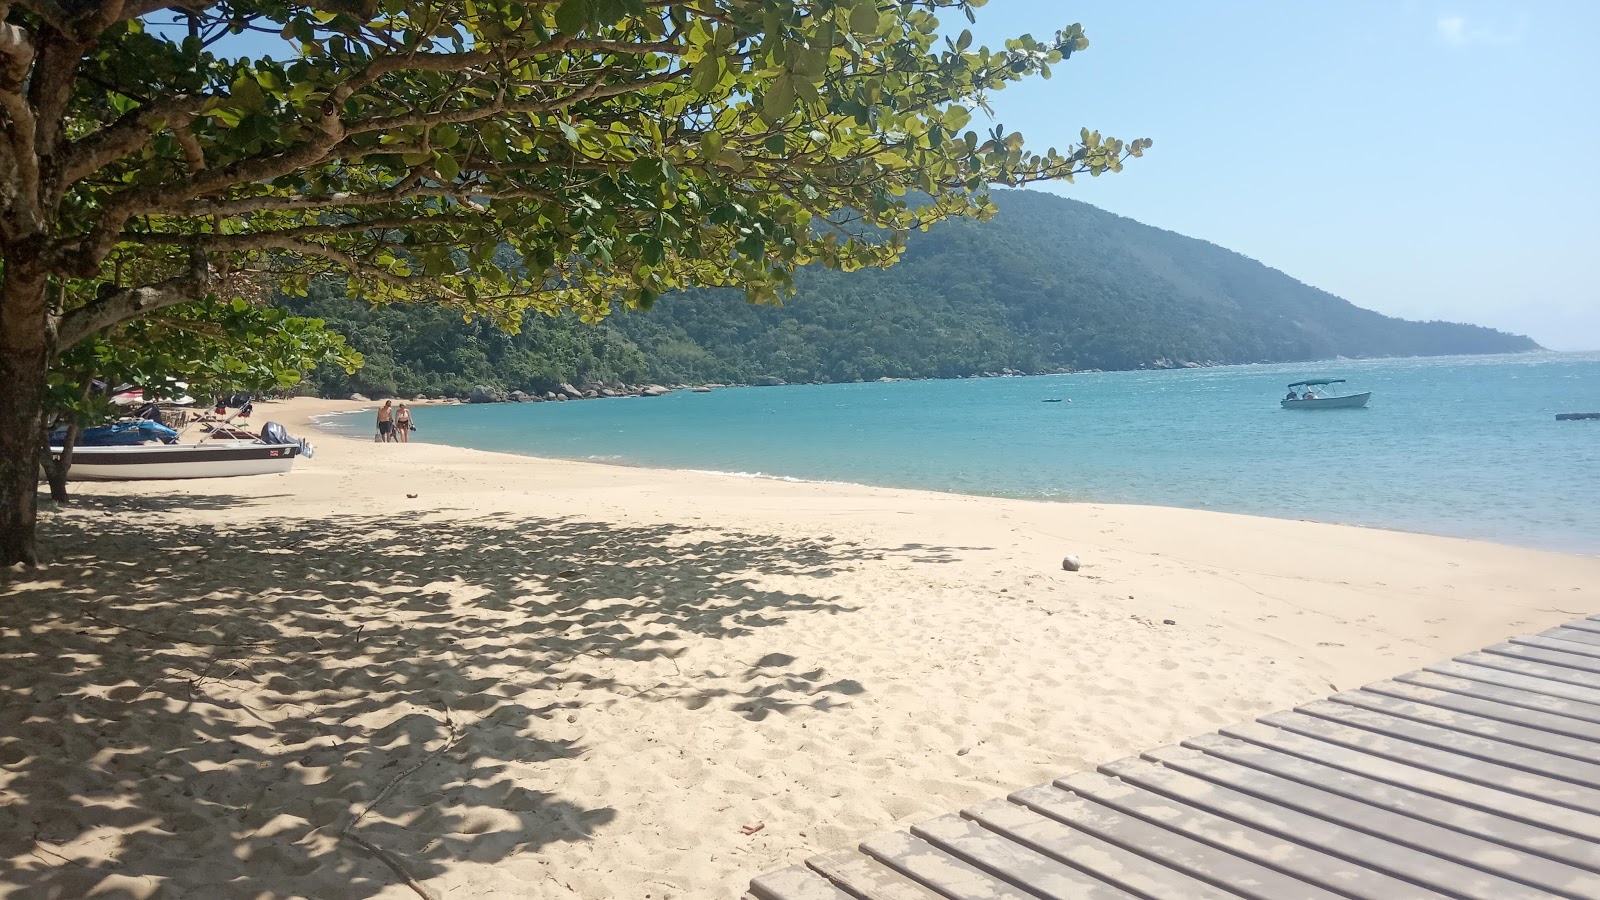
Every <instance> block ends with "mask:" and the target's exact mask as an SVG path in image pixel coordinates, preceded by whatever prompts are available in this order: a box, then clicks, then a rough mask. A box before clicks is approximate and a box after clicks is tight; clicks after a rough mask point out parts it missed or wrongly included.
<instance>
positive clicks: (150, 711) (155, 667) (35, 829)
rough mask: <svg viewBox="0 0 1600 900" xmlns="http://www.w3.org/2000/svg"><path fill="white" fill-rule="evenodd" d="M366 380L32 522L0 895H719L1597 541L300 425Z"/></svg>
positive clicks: (1425, 623) (1325, 655)
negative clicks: (285, 432) (1539, 546)
mask: <svg viewBox="0 0 1600 900" xmlns="http://www.w3.org/2000/svg"><path fill="white" fill-rule="evenodd" d="M634 402H649V401H644V400H640V401H634ZM359 408H362V405H360V404H353V403H350V402H345V401H322V400H294V401H288V402H284V403H273V404H260V405H258V412H257V418H258V419H266V418H270V419H274V420H277V421H280V422H283V423H284V424H286V425H287V426H288V427H289V429H290V431H291V432H292V433H295V434H296V435H300V436H310V437H311V438H312V439H313V440H314V441H315V442H316V444H317V454H316V457H315V458H314V459H311V460H304V461H301V462H300V463H298V464H297V465H296V467H295V469H294V471H293V472H291V473H289V474H287V475H277V476H261V477H256V478H239V479H227V480H215V481H194V482H147V483H121V484H79V485H77V486H76V493H77V496H78V498H79V500H78V502H76V503H75V504H73V505H72V506H71V507H69V508H66V509H63V510H48V511H46V512H44V513H43V525H42V536H43V550H44V552H45V554H46V555H47V557H48V558H49V559H50V560H51V562H50V563H49V564H48V565H47V566H45V567H43V568H41V569H38V570H35V571H31V572H27V571H24V572H11V573H5V574H3V575H0V609H3V610H4V614H3V615H0V691H3V693H0V699H3V702H0V896H21V897H64V898H65V897H81V896H89V895H91V894H94V895H96V896H100V895H102V894H103V895H104V896H113V897H206V898H212V897H340V898H369V897H374V898H407V897H417V896H419V895H421V896H435V897H440V898H465V897H474V898H508V900H509V898H523V897H557V898H559V897H581V898H595V900H600V898H649V900H660V898H690V897H693V898H700V897H708V898H709V897H731V896H737V895H738V894H739V892H740V891H742V890H743V888H744V886H745V884H746V883H747V881H748V880H749V878H750V877H751V876H753V875H756V874H759V873H761V872H764V871H767V870H770V869H773V868H776V867H780V866H784V865H789V864H792V863H795V862H799V861H801V860H803V859H804V858H805V857H806V856H808V855H810V854H813V853H817V852H820V851H824V850H829V849H833V848H836V847H840V846H845V845H850V844H853V843H854V842H856V841H858V840H860V839H862V838H864V837H867V836H869V835H872V834H874V833H876V832H880V831H884V830H887V829H890V828H893V827H895V826H904V825H908V824H910V823H913V822H916V821H918V820H920V819H924V818H927V817H930V816H933V815H937V814H940V813H944V812H949V811H953V810H955V809H957V808H959V807H961V806H963V805H965V804H969V803H972V802H975V801H978V800H982V799H985V798H989V797H995V796H1000V795H1003V794H1005V793H1006V792H1008V791H1010V790H1012V789H1014V788H1017V787H1020V786H1023V785H1027V784H1033V783H1037V782H1041V781H1045V780H1048V779H1050V778H1053V777H1056V776H1058V775H1061V774H1064V773H1066V772H1069V771H1072V770H1074V769H1080V768H1088V767H1093V766H1095V765H1098V764H1100V763H1104V762H1107V761H1110V760H1113V759H1116V758H1118V757H1120V756H1125V755H1128V754H1130V753H1136V752H1138V751H1140V750H1144V749H1148V748H1152V747H1156V746H1158V745H1161V744H1164V743H1168V742H1172V741H1174V740H1176V739H1179V738H1182V737H1185V736H1188V735H1191V734H1194V733H1198V732H1203V731H1207V730H1211V729H1215V728H1217V727H1218V726H1221V725H1225V724H1228V723H1232V722H1236V721H1239V720H1243V719H1248V718H1252V717H1254V716H1257V715H1260V714H1262V713H1265V712H1268V711H1270V710H1273V709H1277V708H1281V707H1286V706H1291V705H1293V704H1295V703H1298V702H1303V701H1306V700H1310V699H1313V698H1316V697H1319V696H1323V695H1326V694H1329V693H1331V692H1334V691H1336V690H1342V689H1347V688H1350V687H1353V686H1357V685H1360V684H1362V683H1365V682H1368V681H1373V680H1377V679H1380V678H1383V677H1387V676H1389V675H1392V674H1395V673H1398V672H1402V671H1405V670H1407V669H1409V668H1413V667H1415V666H1417V665H1419V664H1423V663H1427V662H1431V661H1434V660H1436V659H1439V658H1443V657H1446V656H1449V655H1452V654H1456V653H1460V652H1463V651H1467V650H1470V649H1474V648H1477V647H1479V646H1482V645H1484V644H1487V643H1492V642H1494V641H1496V640H1500V639H1502V638H1504V637H1506V636H1509V635H1512V634H1517V633H1522V632H1528V631H1534V630H1538V629H1541V628H1545V627H1549V626H1552V625H1555V624H1558V623H1560V622H1562V621H1565V620H1568V619H1571V618H1572V617H1574V616H1577V615H1584V614H1590V613H1594V612H1596V611H1600V559H1597V558H1585V557H1576V556H1563V555H1560V554H1553V553H1544V552H1538V551H1532V550H1524V549H1517V548H1512V547H1505V546H1499V545H1494V544H1487V543H1479V542H1472V541H1463V540H1456V539H1449V538H1438V537H1429V536H1424V535H1412V534H1401V533H1395V532H1387V531H1379V530H1373V529H1363V528H1354V527H1345V526H1334V525H1322V524H1315V523H1309V522H1297V521H1284V520H1276V519H1265V518H1256V517H1249V516H1237V515H1229V514H1223V513H1213V512H1197V511H1189V510H1177V509H1162V508H1153V507H1135V506H1115V505H1101V504H1056V503H1039V502H1027V501H1013V500H1001V499H990V498H980V497H969V496H958V495H946V494H934V493H924V492H916V491H902V490H888V489H877V488H868V487H858V486H850V485H832V484H808V483H791V482H783V481H776V480H760V479H749V478H735V477H724V476H717V475H705V474H697V473H692V472H683V471H670V470H655V469H641V468H626V467H618V466H607V465H599V464H591V463H581V462H567V461H558V460H545V459H534V458H530V457H520V456H511V455H505V454H495V453H485V452H478V451H471V450H463V449H458V448H452V447H445V446H440V445H435V444H429V443H423V442H418V443H411V444H408V445H377V444H373V443H370V442H364V441H357V440H351V439H347V438H342V437H337V436H331V435H328V434H325V433H324V434H317V433H313V432H312V431H311V426H310V424H309V421H310V418H311V417H312V416H313V415H317V414H320V413H325V412H331V411H342V410H351V409H359ZM426 437H428V435H426V434H424V433H421V432H419V433H418V438H426ZM1066 554H1073V555H1075V556H1078V557H1080V558H1081V559H1082V561H1083V566H1084V567H1083V569H1082V570H1081V571H1080V572H1076V573H1072V572H1065V571H1063V570H1062V568H1061V559H1062V557H1063V556H1064V555H1066ZM757 826H759V828H758V829H757ZM750 830H754V833H752V834H746V833H745V832H746V831H750ZM408 879H409V880H410V881H411V883H409V884H408ZM96 892H101V893H96Z"/></svg>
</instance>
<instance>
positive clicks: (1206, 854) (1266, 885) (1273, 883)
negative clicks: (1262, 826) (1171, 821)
mask: <svg viewBox="0 0 1600 900" xmlns="http://www.w3.org/2000/svg"><path fill="white" fill-rule="evenodd" d="M1009 799H1010V800H1011V802H1013V803H1017V804H1020V805H1023V806H1026V807H1028V808H1030V809H1032V810H1034V811H1036V812H1038V813H1040V814H1042V815H1045V816H1048V817H1050V818H1053V819H1056V820H1058V821H1061V822H1064V823H1066V824H1068V825H1071V826H1072V827H1074V828H1077V829H1081V830H1083V831H1087V832H1089V833H1091V834H1094V835H1096V836H1097V837H1100V838H1102V839H1104V840H1105V841H1107V842H1109V843H1112V844H1116V845H1117V846H1119V847H1122V848H1123V849H1125V850H1128V851H1130V852H1133V853H1137V854H1139V855H1141V856H1144V857H1147V858H1149V859H1151V860H1154V861H1156V862H1159V863H1161V864H1162V865H1165V866H1169V867H1171V868H1174V869H1177V870H1178V871H1180V872H1184V873H1186V874H1188V875H1192V876H1194V877H1195V878H1198V879H1200V880H1202V881H1207V882H1210V883H1211V884H1215V885H1222V886H1226V887H1227V888H1228V890H1230V891H1233V892H1234V893H1236V894H1238V895H1240V896H1242V897H1247V898H1249V900H1281V898H1286V897H1293V898H1296V900H1347V898H1345V897H1344V895H1342V894H1336V893H1334V892H1332V891H1329V890H1326V889H1324V888H1321V887H1318V886H1316V885H1313V884H1310V883H1308V882H1306V881H1302V880H1301V879H1298V878H1295V877H1293V876H1291V875H1286V874H1284V873H1283V872H1281V871H1278V870H1277V869H1272V868H1268V867H1266V866H1263V865H1260V864H1259V863H1255V862H1252V861H1251V860H1248V859H1245V858H1243V857H1241V856H1238V855H1236V854H1233V853H1229V852H1227V851H1225V850H1219V849H1217V848H1216V847H1213V846H1211V845H1210V844H1205V843H1202V842H1200V841H1197V840H1195V839H1194V838H1192V837H1189V836H1188V835H1185V834H1180V833H1179V832H1176V831H1172V830H1170V829H1167V828H1163V827H1161V826H1159V825H1152V824H1151V823H1149V822H1146V821H1145V820H1143V819H1139V818H1135V817H1133V816H1127V815H1123V814H1122V813H1119V812H1117V811H1116V810H1114V809H1111V808H1109V807H1106V806H1102V805H1101V804H1099V803H1096V802H1094V801H1092V800H1090V799H1088V798H1087V797H1083V796H1080V795H1078V794H1074V793H1072V792H1070V791H1063V790H1060V789H1058V788H1056V787H1054V786H1052V785H1048V784H1044V785H1038V786H1036V787H1031V788H1027V789H1025V790H1021V791H1017V792H1016V793H1014V794H1012V795H1011V796H1010V798H1009Z"/></svg>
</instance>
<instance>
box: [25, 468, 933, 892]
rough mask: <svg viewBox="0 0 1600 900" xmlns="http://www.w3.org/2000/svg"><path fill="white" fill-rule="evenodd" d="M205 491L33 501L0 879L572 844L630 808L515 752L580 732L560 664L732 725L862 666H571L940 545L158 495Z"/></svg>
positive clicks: (849, 687)
mask: <svg viewBox="0 0 1600 900" xmlns="http://www.w3.org/2000/svg"><path fill="white" fill-rule="evenodd" d="M197 502H199V503H205V502H206V501H203V500H199V501H197V498H196V497H193V496H189V495H155V496H145V497H139V498H125V499H124V498H111V499H95V498H89V499H84V500H80V501H79V502H78V503H76V504H75V505H74V506H73V507H72V508H69V509H68V510H66V511H63V512H60V513H56V514H53V515H52V516H51V517H50V519H49V522H48V530H49V535H48V540H47V550H48V552H49V556H50V558H51V559H52V560H53V563H52V564H51V565H49V566H47V567H46V568H44V569H41V570H38V571H36V572H31V573H30V572H24V573H3V574H0V888H6V889H10V890H12V891H15V892H16V893H15V894H14V895H15V896H25V897H81V896H89V895H91V894H92V895H93V896H95V897H97V898H125V897H135V896H141V897H142V896H150V895H152V894H153V893H158V894H159V895H160V896H195V897H225V896H244V895H248V896H339V897H346V898H361V897H370V896H373V895H374V894H376V893H378V892H379V891H381V890H384V889H385V888H389V887H392V886H393V885H395V883H396V882H398V881H400V880H401V877H402V876H401V875H400V874H399V873H398V872H397V871H395V870H394V869H393V868H392V866H393V865H399V866H400V867H401V868H402V869H403V870H404V871H406V872H409V873H410V875H411V876H413V877H415V878H416V879H418V880H426V879H428V878H431V877H435V876H438V875H440V874H442V873H444V872H446V871H448V870H449V868H450V865H451V863H452V862H455V861H457V860H472V861H475V862H491V863H492V862H496V861H499V860H502V859H505V858H507V857H509V856H511V855H513V854H517V853H524V852H530V851H536V850H538V848H540V847H542V846H545V845H547V844H550V843H553V842H560V841H575V840H584V839H586V838H587V837H588V836H589V835H591V834H592V833H593V832H594V831H595V830H597V829H599V828H601V827H604V826H605V825H606V824H607V823H609V822H612V821H614V820H617V819H619V818H621V817H626V816H627V815H628V810H626V809H612V808H598V809H595V808H584V807H583V806H582V805H581V804H577V803H574V802H573V801H572V800H571V799H564V798H562V797H561V796H559V795H558V794H553V793H548V792H544V791H539V790H533V789H530V788H528V787H526V786H524V785H522V784H519V782H518V779H517V775H516V772H517V771H523V772H526V771H528V768H527V767H529V766H539V765H545V764H550V763H554V762H557V761H561V760H571V759H575V758H576V757H578V756H580V755H581V754H582V753H583V752H584V747H583V745H582V742H581V741H579V740H574V739H572V738H571V737H570V736H567V737H562V736H560V735H570V734H571V730H570V729H566V730H563V729H562V728H561V727H558V726H559V725H560V724H561V723H564V722H566V721H570V719H569V718H568V714H569V709H570V708H571V707H575V706H577V705H578V704H577V702H576V701H575V700H569V699H566V698H570V697H573V696H575V691H574V690H571V688H573V687H574V686H577V687H581V688H582V689H584V690H593V689H596V688H599V689H609V690H614V691H615V692H616V694H617V695H618V696H621V697H627V698H630V699H642V700H644V701H650V702H677V703H683V704H686V705H688V706H689V708H691V709H700V708H705V707H708V706H712V705H717V704H720V705H721V706H722V707H726V708H733V709H735V710H737V711H738V712H740V713H742V714H743V715H744V716H745V717H746V718H747V719H749V720H752V721H754V720H759V719H761V718H763V717H765V716H768V715H771V714H774V713H777V714H783V713H786V712H788V711H789V710H791V709H793V708H795V707H796V706H800V705H804V706H808V707H811V708H813V709H819V710H827V709H829V708H830V707H831V706H833V705H836V704H837V703H839V702H842V701H844V700H846V699H848V698H849V697H850V696H852V695H856V694H860V693H862V692H863V691H864V690H865V689H864V688H863V686H862V685H860V684H858V683H856V682H853V681H849V680H837V679H830V678H829V677H828V676H826V675H825V673H823V672H822V671H821V670H819V669H815V668H810V667H807V666H805V665H804V664H803V663H801V662H799V661H798V660H796V659H794V658H793V657H790V656H788V655H786V654H783V653H773V654H770V655H769V656H767V657H766V658H763V659H761V660H759V661H758V662H756V663H755V664H754V665H752V666H751V667H750V668H749V669H748V671H746V672H744V673H743V674H742V675H741V676H738V677H739V684H740V685H742V686H743V687H741V688H738V689H729V688H728V687H727V683H726V680H724V681H723V683H722V686H721V687H716V688H712V687H703V686H697V685H696V684H695V680H696V676H695V673H692V672H687V671H684V672H681V673H680V674H681V676H682V677H681V678H678V679H673V680H672V683H670V684H666V683H659V682H658V683H655V684H652V685H644V686H640V685H625V684H615V683H610V682H607V681H605V680H604V679H595V678H592V677H590V676H588V675H585V674H583V673H582V672H581V671H578V670H577V669H576V668H575V667H573V666H569V663H573V662H576V661H580V660H582V659H585V658H588V659H591V660H592V659H593V658H595V657H603V658H609V659H612V660H630V661H652V660H675V657H677V656H678V655H679V654H681V653H682V652H683V649H684V642H685V641H686V640H688V639H690V638H697V639H706V638H710V639H721V638H730V637H737V636H742V635H749V634H753V633H755V632H756V631H757V630H758V629H761V628H764V627H768V626H771V625H776V624H781V623H784V622H786V621H789V620H790V619H791V618H792V617H793V616H795V615H797V614H818V613H821V614H835V613H846V612H849V611H850V609H849V608H848V607H846V606H843V605H841V604H840V603H838V602H837V600H836V599H835V598H830V597H829V596H826V593H825V586H826V579H827V578H828V577H829V576H830V575H833V574H834V573H836V572H839V571H842V570H845V569H848V568H850V567H852V566H853V565H854V564H856V563H857V562H859V561H862V560H867V559H882V558H884V557H885V556H896V557H904V558H908V559H917V560H920V561H924V562H927V561H939V560H940V559H944V560H948V559H951V558H952V557H951V556H950V554H949V553H948V552H941V551H940V550H939V548H930V547H920V546H919V547H915V548H912V547H905V548H865V547H860V546H854V545H849V544H844V543H840V542H832V541H826V540H802V539H784V538H776V537H771V536H765V535H739V534H729V535H723V536H721V537H718V538H717V539H714V540H690V539H686V538H685V537H684V536H683V535H682V534H680V533H679V532H677V531H676V530H675V529H673V528H671V527H664V526H663V527H619V526H614V525H611V524H606V523H598V522H585V521H574V520H554V519H546V518H536V517H521V516H512V515H505V514H497V515H485V516H480V517H477V518H474V519H471V520H468V521H454V522H421V523H409V522H402V521H396V520H393V519H388V518H378V517H370V516H355V515H351V516H337V517H330V518H325V519H318V520H304V519H288V518H277V517H274V516H273V514H272V513H271V512H270V511H269V508H266V507H264V505H260V504H258V502H251V503H249V504H241V514H240V516H239V520H238V521H236V522H233V523H230V524H227V525H196V524H192V523H181V524H180V523H179V521H175V520H174V519H173V518H170V517H168V516H167V515H166V513H168V512H169V511H175V510H179V509H191V510H192V509H196V508H198V507H197V505H196V504H197ZM209 502H210V503H211V504H213V505H215V506H224V505H226V503H227V500H226V498H213V499H212V500H211V501H209ZM257 512H259V513H261V514H262V515H259V516H254V517H253V515H252V514H254V513H257ZM770 576H788V577H791V578H793V577H800V578H806V579H816V582H817V587H818V589H819V593H818V594H815V595H813V594H810V593H791V592H784V591H774V590H769V589H765V588H763V587H761V583H762V581H763V579H765V578H767V577H770ZM676 665H677V663H676V662H675V661H674V662H673V666H674V667H676ZM563 688H568V689H569V690H567V691H566V693H565V694H562V693H560V692H561V691H562V689H563ZM533 698H537V700H535V699H533ZM752 727H754V726H752ZM347 831H348V835H346V832H347ZM352 836H353V837H352ZM363 842H369V843H370V844H371V845H374V846H376V847H379V848H381V851H382V853H384V854H388V855H390V856H391V857H392V859H390V860H387V861H386V860H384V859H381V858H379V856H378V855H374V853H373V852H372V851H371V850H368V849H364V848H363V846H362V843H363ZM330 885H336V886H337V887H336V890H335V891H334V892H333V893H332V894H330V893H329V892H328V891H329V886H330ZM531 890H532V888H531V886H530V891H531ZM530 895H531V894H530Z"/></svg>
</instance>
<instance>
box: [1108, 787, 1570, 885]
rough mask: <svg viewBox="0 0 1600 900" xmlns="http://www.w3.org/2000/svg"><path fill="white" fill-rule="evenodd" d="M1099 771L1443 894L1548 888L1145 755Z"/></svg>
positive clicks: (1227, 818)
mask: <svg viewBox="0 0 1600 900" xmlns="http://www.w3.org/2000/svg"><path fill="white" fill-rule="evenodd" d="M1100 771H1101V772H1102V773H1104V774H1107V775H1112V776H1115V777H1117V778H1120V779H1121V780H1122V781H1123V782H1125V783H1128V784H1133V785H1137V786H1138V787H1141V788H1144V789H1145V790H1148V791H1150V792H1151V793H1154V794H1159V795H1161V796H1162V797H1165V798H1167V799H1168V800H1172V801H1174V802H1177V803H1182V804H1184V805H1186V806H1188V807H1190V808H1193V809H1197V810H1201V811H1203V812H1206V813H1210V814H1212V815H1214V816H1217V817H1218V818H1220V819H1223V820H1229V819H1231V820H1233V821H1234V822H1238V823H1241V824H1244V825H1248V826H1250V827H1252V828H1256V829H1259V830H1260V831H1263V832H1265V833H1267V834H1270V835H1274V836H1276V837H1278V838H1280V839H1282V840H1284V841H1292V842H1294V843H1297V844H1302V845H1304V846H1307V847H1310V848H1312V849H1314V850H1318V851H1321V852H1322V853H1325V854H1327V855H1329V856H1332V857H1337V858H1339V859H1342V860H1344V861H1345V862H1346V863H1349V864H1350V865H1351V866H1355V867H1359V868H1363V869H1371V870H1373V871H1375V872H1380V873H1382V874H1384V875H1387V876H1390V877H1393V878H1397V879H1400V880H1401V881H1408V882H1412V883H1414V884H1416V885H1418V886H1421V887H1426V888H1428V889H1429V890H1431V891H1434V892H1436V893H1438V894H1439V895H1440V896H1449V897H1463V898H1470V900H1502V898H1504V900H1511V898H1518V900H1536V898H1548V896H1549V894H1548V892H1546V891H1542V890H1538V889H1535V888H1532V887H1530V886H1528V885H1526V884H1522V883H1519V882H1514V881H1510V880H1508V879H1506V878H1502V877H1500V876H1499V875H1495V874H1492V873H1489V872H1485V871H1482V870H1481V869H1475V868H1472V867H1470V866H1465V865H1462V864H1461V863H1459V862H1454V861H1452V860H1448V859H1440V858H1438V857H1435V856H1433V855H1431V854H1428V853H1418V852H1417V851H1416V850H1415V849H1413V848H1412V847H1408V846H1404V845H1402V844H1400V843H1396V842H1395V841H1394V840H1392V839H1390V838H1388V837H1383V838H1380V837H1375V836H1374V835H1372V834H1370V833H1368V832H1365V831H1361V830H1359V829H1355V828H1350V827H1348V826H1346V825H1343V824H1341V823H1338V822H1335V821H1332V820H1331V819H1329V818H1327V817H1325V816H1320V815H1312V814H1310V813H1306V812H1302V811H1300V810H1296V809H1292V808H1290V807H1287V806H1284V805H1283V804H1280V803H1276V802H1273V801H1271V800H1263V799H1262V798H1260V797H1255V796H1252V795H1250V794H1248V793H1244V792H1242V791H1236V790H1234V789H1232V788H1230V787H1226V786H1222V785H1219V784H1216V783H1215V782H1210V781H1206V780H1205V779H1202V778H1197V777H1195V776H1193V775H1189V774H1186V773H1184V772H1180V771H1178V770H1176V769H1172V768H1168V767H1166V766H1162V765H1160V764H1158V763H1155V762H1151V761H1149V760H1143V759H1124V760H1119V761H1118V762H1115V763H1112V764H1110V765H1107V766H1102V767H1101V769H1100ZM1302 790H1303V789H1302ZM1326 799H1327V800H1328V801H1330V802H1335V801H1337V800H1338V798H1335V797H1327V798H1326ZM1356 805H1358V806H1359V804H1356ZM1409 824H1410V826H1411V827H1413V828H1415V829H1418V830H1420V829H1421V828H1423V827H1425V826H1422V825H1421V823H1417V822H1411V823H1409ZM1457 838H1460V835H1457Z"/></svg>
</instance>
